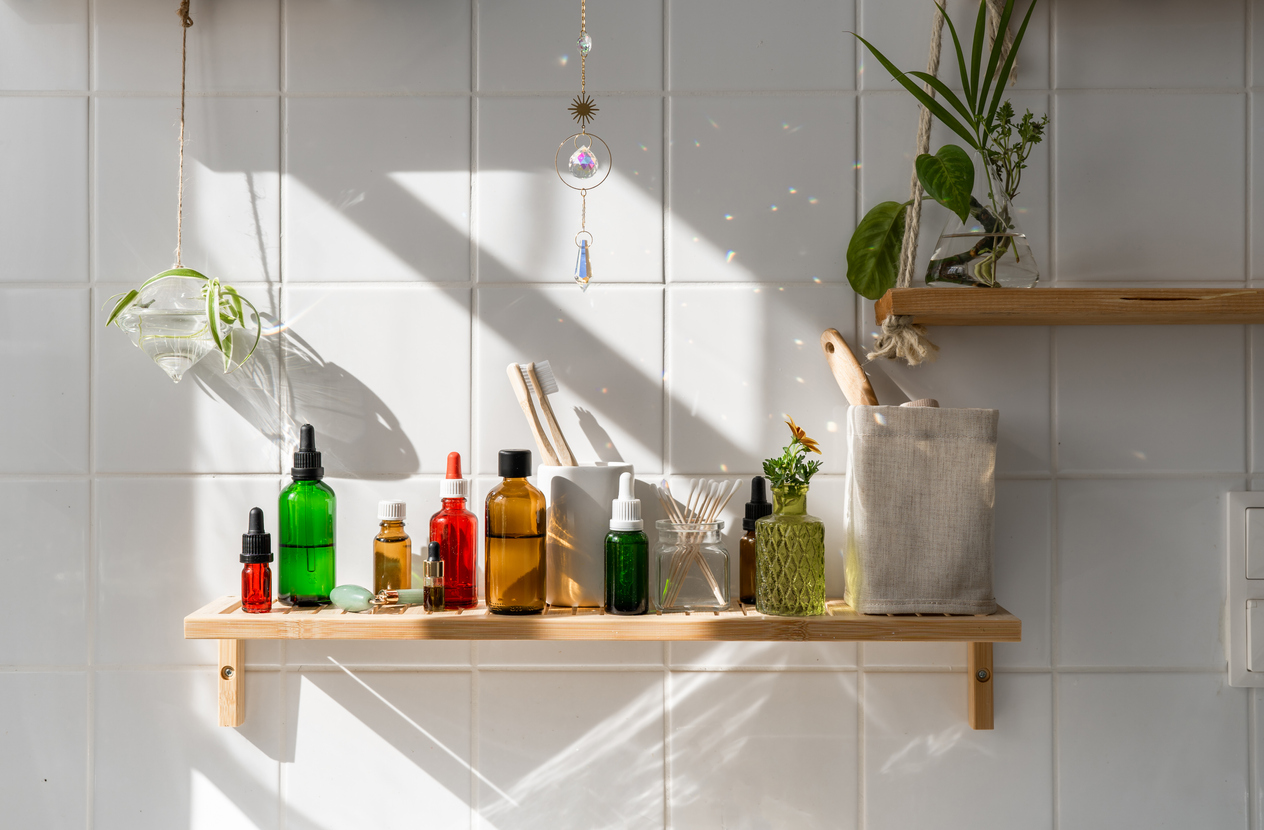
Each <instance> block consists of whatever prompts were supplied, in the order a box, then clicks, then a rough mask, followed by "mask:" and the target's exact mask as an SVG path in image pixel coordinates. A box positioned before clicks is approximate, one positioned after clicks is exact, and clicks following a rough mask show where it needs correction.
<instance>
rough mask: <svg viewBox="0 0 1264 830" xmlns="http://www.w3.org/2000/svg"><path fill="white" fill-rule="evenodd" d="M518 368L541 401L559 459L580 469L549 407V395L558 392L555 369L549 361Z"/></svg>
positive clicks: (565, 465)
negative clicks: (554, 374)
mask: <svg viewBox="0 0 1264 830" xmlns="http://www.w3.org/2000/svg"><path fill="white" fill-rule="evenodd" d="M518 368H520V369H521V370H522V379H523V380H525V381H526V382H527V385H528V386H530V387H531V391H532V392H535V396H536V397H537V398H538V399H539V400H540V410H541V411H542V412H544V420H545V421H548V424H549V433H550V434H552V436H553V443H554V444H556V445H557V457H558V458H559V459H560V460H561V462H562V466H563V467H578V466H579V462H578V461H576V460H575V454H574V453H573V452H571V446H570V444H567V443H566V437H565V436H564V435H562V427H561V426H559V425H558V423H557V417H556V416H555V415H554V414H553V407H552V406H549V395H553V394H555V393H556V392H557V378H555V377H554V376H553V367H552V366H550V365H549V362H548V361H547V360H541V361H540V362H539V363H527V364H525V365H520V366H519V367H518Z"/></svg>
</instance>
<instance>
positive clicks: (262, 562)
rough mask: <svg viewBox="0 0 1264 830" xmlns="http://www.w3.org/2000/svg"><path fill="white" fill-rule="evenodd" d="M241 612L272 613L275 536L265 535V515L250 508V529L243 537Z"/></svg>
mask: <svg viewBox="0 0 1264 830" xmlns="http://www.w3.org/2000/svg"><path fill="white" fill-rule="evenodd" d="M241 564H242V568H241V610H243V611H245V612H247V613H249V614H266V613H268V612H269V611H271V610H272V535H271V534H269V533H265V532H264V531H263V511H262V510H260V509H259V508H257V507H252V508H250V524H249V528H248V529H247V531H246V532H245V533H243V534H242V536H241Z"/></svg>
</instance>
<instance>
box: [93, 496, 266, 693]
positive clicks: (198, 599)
mask: <svg viewBox="0 0 1264 830" xmlns="http://www.w3.org/2000/svg"><path fill="white" fill-rule="evenodd" d="M277 483H278V482H277V481H276V479H274V478H268V477H241V476H235V477H222V478H136V477H127V478H109V479H101V480H98V481H97V484H96V528H95V532H96V567H97V575H96V576H97V600H96V620H95V628H96V660H97V662H98V663H104V664H111V665H119V664H133V665H135V664H140V665H147V666H153V665H189V664H210V663H214V662H215V661H216V660H217V659H218V658H217V656H216V655H217V652H216V645H215V642H214V641H213V640H185V639H184V630H183V629H184V626H183V620H184V617H185V615H187V614H190V613H192V612H194V611H196V610H197V609H198V608H201V607H202V606H203V605H205V604H206V603H208V602H210V601H211V600H213V599H216V598H218V597H221V596H224V595H225V594H239V593H240V592H241V563H240V562H239V561H238V556H239V555H240V554H241V534H243V533H245V531H246V519H247V516H248V514H249V512H250V508H252V507H260V508H262V509H263V515H264V526H265V528H267V529H268V532H269V533H271V534H272V545H273V551H274V552H275V551H276V550H277V545H278V544H279V542H278V536H277V535H276V534H277V507H276V504H277V502H276V499H277V492H278V488H277ZM273 567H274V571H273V581H274V583H275V580H276V571H275V567H276V565H275V563H274V565H273ZM277 655H278V649H277V644H276V643H275V642H269V641H267V640H256V641H253V642H251V643H250V644H249V645H248V646H247V650H246V661H247V663H250V664H275V663H277V661H278V656H277ZM211 682H212V683H213V682H214V681H213V680H212V681H211Z"/></svg>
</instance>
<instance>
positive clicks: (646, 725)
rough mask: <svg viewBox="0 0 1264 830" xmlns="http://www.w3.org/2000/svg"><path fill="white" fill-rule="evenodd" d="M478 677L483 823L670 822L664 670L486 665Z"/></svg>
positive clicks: (507, 829) (506, 829)
mask: <svg viewBox="0 0 1264 830" xmlns="http://www.w3.org/2000/svg"><path fill="white" fill-rule="evenodd" d="M478 683H479V686H478V712H477V717H476V719H477V727H476V729H477V738H476V740H477V750H476V751H477V752H478V759H479V763H478V769H479V773H480V777H479V781H478V783H477V785H476V786H477V787H478V804H479V817H480V819H481V824H480V825H479V826H483V827H495V828H498V830H514V828H524V827H531V828H551V827H559V826H562V827H608V828H638V830H639V829H640V828H650V827H661V826H662V822H663V675H662V672H645V673H641V672H625V671H621V672H565V673H563V672H539V673H536V672H518V671H514V672H483V673H481V674H480V675H479V680H478Z"/></svg>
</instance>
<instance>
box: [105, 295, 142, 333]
mask: <svg viewBox="0 0 1264 830" xmlns="http://www.w3.org/2000/svg"><path fill="white" fill-rule="evenodd" d="M139 296H140V292H139V291H137V290H136V289H132V290H131V291H128V292H127V293H126V294H124V295H123V299H121V300H119V301H118V302H117V303H115V304H114V310H113V311H111V312H110V317H109V319H108V320H106V321H105V324H106V325H107V326H108V325H110V324H111V323H113V322H114V321H115V320H117V319H118V316H119V315H120V314H122V313H123V309H125V308H127V307H128V306H129V305H131V304H132V300H135V299H136V298H137V297H139Z"/></svg>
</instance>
